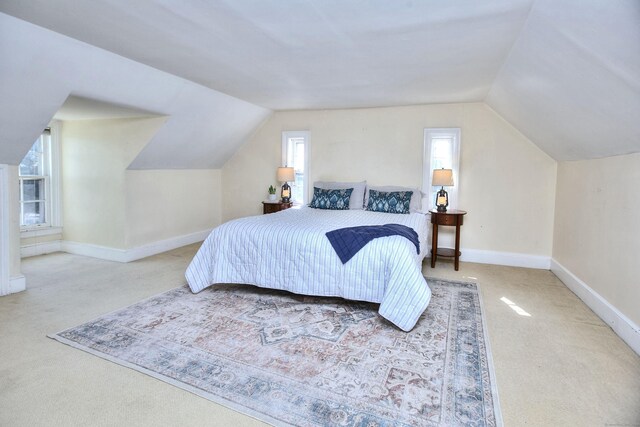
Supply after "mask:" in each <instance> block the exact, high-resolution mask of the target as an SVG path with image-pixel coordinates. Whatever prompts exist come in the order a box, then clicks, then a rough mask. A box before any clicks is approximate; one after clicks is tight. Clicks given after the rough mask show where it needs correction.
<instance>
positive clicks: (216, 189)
mask: <svg viewBox="0 0 640 427" xmlns="http://www.w3.org/2000/svg"><path fill="white" fill-rule="evenodd" d="M126 183H127V197H126V205H127V246H128V247H136V246H140V245H143V244H145V243H151V242H155V241H158V240H163V239H168V238H171V237H175V236H182V235H186V234H190V233H193V232H197V231H203V230H207V229H210V228H213V227H215V226H217V225H219V224H220V183H221V172H220V170H215V169H206V170H141V171H127V173H126Z"/></svg>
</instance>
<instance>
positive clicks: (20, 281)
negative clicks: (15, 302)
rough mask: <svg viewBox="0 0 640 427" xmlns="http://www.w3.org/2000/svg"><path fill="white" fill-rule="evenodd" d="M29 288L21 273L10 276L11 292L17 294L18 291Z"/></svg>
mask: <svg viewBox="0 0 640 427" xmlns="http://www.w3.org/2000/svg"><path fill="white" fill-rule="evenodd" d="M25 289H27V281H26V279H25V278H24V276H23V275H22V274H21V275H19V276H13V277H10V278H9V293H10V294H15V293H16V292H22V291H24V290H25Z"/></svg>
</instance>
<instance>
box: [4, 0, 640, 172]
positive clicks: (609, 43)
mask: <svg viewBox="0 0 640 427" xmlns="http://www.w3.org/2000/svg"><path fill="white" fill-rule="evenodd" d="M0 11H1V12H4V13H6V14H9V15H13V16H15V17H17V18H20V19H21V20H25V21H28V22H31V23H33V24H36V25H38V26H42V27H45V28H48V29H50V30H52V31H54V32H56V33H60V34H63V35H66V36H68V37H70V38H72V39H75V40H80V41H82V42H85V43H87V44H88V45H85V44H84V43H82V44H81V45H82V46H74V48H73V49H71V50H75V51H77V50H83V49H84V51H82V52H73V55H72V57H73V59H72V60H71V62H72V63H73V64H76V63H77V62H78V61H80V62H82V61H81V60H78V59H75V58H76V57H75V56H74V55H87V54H88V52H91V54H90V56H96V55H97V56H100V57H101V58H103V57H104V58H107V57H108V56H109V55H110V54H109V52H111V53H114V54H116V55H113V56H112V57H109V59H108V60H107V59H104V61H106V62H109V61H111V66H112V67H113V66H124V65H123V64H124V61H125V59H124V58H127V59H128V60H131V61H127V65H126V67H125V68H127V67H134V68H135V67H138V68H139V67H142V65H141V64H145V65H146V66H148V67H146V68H145V70H146V71H143V70H142V69H141V68H140V69H139V70H137V73H138V74H137V75H136V77H135V78H134V79H133V83H134V84H135V86H136V87H135V88H132V87H130V84H131V81H130V80H131V76H130V75H129V76H126V75H125V76H121V78H123V79H124V80H125V81H127V79H128V80H129V83H127V84H124V86H126V87H127V88H128V90H129V91H130V90H132V89H133V90H136V91H139V92H140V93H139V94H138V96H136V95H131V94H130V96H128V97H125V98H126V99H120V98H121V97H120V96H119V97H118V98H119V99H109V96H105V95H108V94H105V93H103V92H102V91H97V92H99V93H94V95H93V96H94V97H97V98H99V99H101V100H105V101H113V102H118V103H121V104H126V105H129V106H131V107H135V108H139V109H144V110H152V111H158V112H159V113H162V114H167V115H172V114H173V115H177V116H180V117H182V119H181V118H180V117H177V118H175V119H173V120H174V122H178V124H177V125H175V126H177V127H178V128H179V129H175V130H174V131H173V132H169V133H170V135H168V136H167V135H165V136H164V138H163V137H158V138H159V140H156V138H154V140H152V141H151V143H150V144H149V146H148V147H147V148H146V149H145V151H146V152H147V154H145V151H143V153H141V158H140V159H136V161H135V162H134V163H137V165H133V166H137V167H162V166H164V167H175V165H173V166H172V164H173V163H175V161H174V160H170V159H174V154H176V152H180V153H183V152H184V150H183V149H182V148H185V147H182V148H179V149H177V148H176V143H175V141H174V139H176V138H180V135H179V132H182V131H185V130H186V128H187V127H188V125H190V126H191V127H195V128H196V129H201V128H202V129H203V131H204V132H205V133H206V134H207V135H208V136H209V137H210V138H209V139H208V140H207V143H208V144H209V146H212V145H213V146H215V141H221V140H222V139H225V140H226V141H227V142H228V144H227V145H225V150H223V151H224V152H225V155H224V156H221V157H220V161H223V160H224V159H225V158H227V157H228V155H229V154H228V151H229V150H231V151H232V150H233V147H234V146H237V144H240V143H241V142H242V139H243V138H244V137H246V135H248V134H249V133H250V132H251V131H252V130H253V129H255V127H256V126H257V125H258V124H259V122H260V121H261V120H263V119H264V118H265V117H266V116H267V115H268V111H269V110H289V109H317V108H351V107H377V106H392V105H409V104H427V103H451V102H476V101H484V102H486V103H487V104H488V105H489V106H491V107H492V108H493V109H494V110H496V111H497V112H498V113H499V114H501V115H502V116H503V117H504V118H505V119H507V120H508V121H509V122H511V123H512V124H513V125H514V126H516V127H517V128H518V129H519V130H520V131H521V132H522V133H524V134H525V135H526V136H527V137H528V138H529V139H531V140H532V141H533V142H534V143H536V144H537V145H538V146H539V147H540V148H541V149H543V150H544V151H546V152H547V153H548V154H549V155H551V156H552V157H554V158H555V159H557V160H566V159H582V158H594V157H605V156H611V155H617V154H626V153H631V152H638V151H640V120H639V119H638V117H640V2H639V1H637V0H612V1H601V0H487V1H484V2H477V1H475V0H449V1H445V2H443V1H440V0H422V1H405V2H397V1H391V0H373V1H371V0H370V1H344V0H306V1H290V2H289V1H275V0H273V1H262V2H255V1H249V0H226V1H225V0H221V1H212V2H202V1H197V0H185V1H180V2H171V1H166V0H149V1H145V2H128V1H123V0H93V1H86V2H78V1H77V0H57V1H56V2H51V1H49V0H30V1H20V0H13V1H11V0H0ZM5 16H6V15H5ZM5 21H6V19H5ZM12 22H13V21H12ZM14 26H17V24H14ZM0 31H2V32H3V33H4V34H0V35H7V36H10V37H14V38H15V35H13V34H9V33H8V32H7V31H6V30H0ZM34 31H35V30H34ZM41 36H43V37H44V35H42V34H41ZM69 40H71V39H66V38H65V40H64V41H62V40H60V41H59V42H60V43H61V44H63V45H64V46H65V47H67V48H68V47H69V46H70V43H71V42H70V41H69ZM75 40H73V42H75ZM35 41H36V40H31V42H32V43H33V42H35ZM18 43H21V44H22V45H23V46H26V45H27V44H28V43H29V41H26V42H25V41H24V40H20V41H18ZM7 44H8V43H7V42H6V41H5V42H2V41H0V48H2V52H1V53H2V57H3V58H6V57H7V55H6V53H7V52H8V53H10V54H12V55H18V56H20V55H21V54H18V53H17V52H15V49H14V48H13V47H12V46H6V45H7ZM89 45H91V46H89ZM92 46H95V47H98V48H101V49H95V48H93V47H92ZM5 48H6V51H7V52H5ZM69 49H70V48H69ZM91 49H93V50H91ZM102 49H104V51H108V52H104V51H103V50H102ZM95 51H99V52H100V54H99V55H98V54H97V53H96V52H95ZM63 54H66V52H63ZM9 56H11V55H9ZM122 57H124V58H122ZM133 61H135V62H133ZM55 62H56V63H58V64H60V61H59V60H58V61H55ZM129 62H131V64H129ZM133 64H136V65H133ZM28 65H29V61H28V58H27V59H26V60H25V61H24V62H23V66H24V67H28ZM42 65H43V66H44V65H45V64H42ZM58 66H60V67H64V64H60V65H58ZM82 67H84V68H82ZM3 68H4V67H3V65H0V73H1V74H0V77H2V79H3V80H4V79H5V78H6V77H7V76H8V77H12V78H19V76H14V75H8V74H7V73H5V72H4V69H3ZM81 68H82V71H83V72H85V73H86V72H94V73H95V72H99V71H97V70H93V69H91V70H89V69H85V68H86V66H85V65H82V66H81ZM158 70H161V71H163V72H164V73H160V72H159V71H158ZM64 71H67V72H68V73H69V74H71V75H74V74H77V72H76V71H74V70H73V69H71V68H68V69H66V70H64ZM116 73H117V72H116ZM145 73H147V74H148V75H150V76H151V75H153V76H154V77H155V78H157V77H158V76H160V75H162V76H163V78H164V79H165V80H167V81H169V80H171V81H172V83H173V85H176V84H177V85H178V86H185V85H192V90H193V91H195V92H198V94H197V95H195V94H194V93H184V92H183V93H182V96H181V97H176V96H174V97H172V96H171V95H169V94H167V96H168V98H166V99H163V100H162V101H161V102H149V100H148V99H147V100H146V101H145V99H144V98H145V97H148V96H151V97H154V96H155V97H156V98H157V97H158V94H154V95H150V94H149V92H148V91H147V89H151V88H146V87H145V85H144V84H142V85H138V83H139V82H141V81H144V80H145V79H144V76H145V75H146V74H145ZM154 73H155V74H154ZM14 74H16V73H14ZM32 74H33V73H31V74H29V73H28V74H27V75H28V76H31V77H33V78H36V80H37V77H35V76H33V75H32ZM75 77H77V76H75ZM75 77H74V78H75ZM112 77H114V76H104V78H112ZM23 78H25V77H23ZM83 78H84V77H83V76H80V80H82V81H83ZM94 81H95V79H94ZM178 82H179V83H178ZM101 83H102V82H98V83H97V84H98V85H100V84H101ZM4 84H5V82H3V85H4ZM22 84H24V85H28V84H29V83H28V82H24V83H22ZM47 84H52V85H54V86H55V85H56V82H55V81H52V82H47ZM115 84H116V85H117V83H115ZM120 85H121V86H122V85H123V83H121V84H120ZM63 86H65V88H64V90H61V91H60V92H65V91H68V92H70V93H72V92H73V93H76V94H78V93H77V92H78V89H74V84H73V82H68V84H65V85H63ZM83 86H84V87H85V90H84V91H82V92H81V93H79V94H80V95H83V96H87V95H91V94H89V93H87V92H91V89H90V86H91V85H90V84H89V82H87V84H84V83H83ZM196 88H197V89H196ZM122 89H123V90H125V87H123V88H122ZM175 89H176V90H177V88H175ZM161 92H162V91H161ZM67 95H68V93H67V94H66V95H64V97H66V96H67ZM60 97H62V95H60ZM134 98H135V99H134ZM176 98H178V99H180V100H181V101H182V102H183V104H182V105H181V106H180V107H179V108H173V109H172V111H168V110H169V105H171V102H168V101H169V100H175V99H176ZM5 99H6V98H5ZM63 100H64V98H63V99H62V101H63ZM57 101H60V99H57ZM0 102H2V103H3V104H4V103H5V102H6V101H4V100H2V101H0ZM190 103H194V105H191V106H189V104H190ZM203 104H207V105H209V107H210V108H211V109H212V110H207V111H199V112H198V108H199V107H201V106H202V105H203ZM59 105H60V104H58V106H59ZM226 105H229V108H226V107H225V106H226ZM0 108H2V110H5V105H2V106H1V107H0ZM7 108H8V107H7ZM238 108H239V109H238ZM187 109H188V110H189V115H186V114H181V113H180V112H181V111H182V112H183V113H184V112H186V110H187ZM229 109H231V110H233V111H234V114H232V116H234V118H236V114H239V115H245V117H246V122H245V123H237V122H238V121H240V122H241V121H242V118H238V119H237V120H235V121H234V120H229V117H226V118H225V120H222V121H220V122H219V123H218V124H217V125H211V126H208V122H209V121H210V120H215V118H214V117H215V116H212V115H211V113H212V112H213V111H215V112H216V113H218V114H220V113H222V114H224V112H227V111H228V110H229ZM236 109H238V110H236ZM183 110H184V111H183ZM187 116H188V118H187ZM2 120H3V119H2V117H0V121H2ZM227 122H230V123H231V124H235V125H236V127H237V128H234V129H233V131H230V132H228V133H229V135H226V133H225V131H224V128H225V127H226V126H227V125H228V123H227ZM170 123H171V121H169V122H168V123H167V126H168V125H170ZM180 124H182V125H181V126H180ZM241 128H243V129H244V131H243V130H242V129H241ZM161 132H162V131H161ZM165 132H166V130H165ZM218 132H221V134H220V135H218ZM188 135H189V137H191V136H194V135H193V133H189V134H188ZM195 138H196V139H197V136H195ZM159 141H160V142H159ZM192 145H193V147H196V146H198V147H199V145H198V144H195V143H192ZM223 145H224V144H223ZM196 151H197V150H196ZM163 153H170V155H168V156H167V155H165V154H163ZM202 154H207V150H203V149H200V151H199V152H198V155H202ZM183 155H184V154H183ZM220 161H216V162H214V163H215V164H216V165H217V164H219V163H220ZM189 163H193V162H190V161H188V159H185V161H183V162H182V163H181V165H182V166H185V165H187V166H189ZM196 163H197V162H196ZM178 167H180V165H178Z"/></svg>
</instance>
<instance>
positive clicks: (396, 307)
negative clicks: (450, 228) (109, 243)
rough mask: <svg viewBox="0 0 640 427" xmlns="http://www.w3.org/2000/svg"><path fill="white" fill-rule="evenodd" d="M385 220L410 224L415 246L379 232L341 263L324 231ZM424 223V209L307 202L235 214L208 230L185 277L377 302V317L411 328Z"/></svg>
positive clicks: (420, 301)
mask: <svg viewBox="0 0 640 427" xmlns="http://www.w3.org/2000/svg"><path fill="white" fill-rule="evenodd" d="M389 223H395V224H402V225H406V226H408V227H411V228H412V229H413V230H415V231H416V232H417V233H418V239H419V242H420V252H419V253H416V252H417V251H416V246H415V245H414V243H412V242H410V241H409V240H407V239H406V238H404V237H401V236H391V237H384V238H377V239H374V240H372V241H371V242H369V243H368V244H367V245H366V246H365V247H364V248H363V249H361V250H360V251H359V252H358V253H357V254H356V255H355V256H354V257H353V258H352V259H351V260H350V261H348V262H347V263H345V264H343V263H342V262H341V261H340V258H339V257H338V255H337V254H336V252H335V250H334V249H333V247H332V246H331V244H330V243H329V240H328V239H327V237H326V235H325V234H326V233H327V232H329V231H332V230H335V229H339V228H344V227H352V226H359V225H383V224H389ZM427 223H428V221H427V219H426V217H425V215H424V214H421V213H410V214H405V215H398V214H391V213H381V212H370V211H367V210H362V209H360V210H322V209H312V208H309V207H299V208H291V209H287V210H284V211H281V212H278V213H275V214H270V215H262V216H253V217H247V218H241V219H236V220H233V221H230V222H227V223H225V224H222V225H220V226H219V227H217V228H215V229H214V230H213V231H212V232H211V234H210V235H209V236H208V237H207V239H206V240H205V241H204V243H203V244H202V246H201V248H200V249H199V250H198V252H197V254H196V255H195V257H194V259H193V261H192V262H191V264H190V265H189V267H188V268H187V271H186V278H187V282H188V284H189V287H190V288H191V290H192V292H194V293H197V292H200V291H202V290H203V289H205V288H207V287H209V286H212V285H215V284H224V283H240V284H251V285H255V286H259V287H263V288H272V289H280V290H285V291H289V292H293V293H296V294H302V295H314V296H337V297H342V298H345V299H349V300H357V301H368V302H373V303H379V304H380V306H379V310H378V312H379V314H380V315H381V316H382V317H384V318H386V319H387V320H389V321H390V322H392V323H393V324H395V325H396V326H397V327H399V328H400V329H402V330H405V331H409V330H411V329H412V328H413V327H414V325H415V324H416V322H417V320H418V318H419V317H420V315H421V314H422V313H423V312H424V310H425V309H426V307H427V305H428V304H429V301H430V299H431V291H430V289H429V286H428V285H427V283H426V281H425V279H424V277H423V275H422V259H423V258H424V256H425V250H426V239H427V231H428V225H427Z"/></svg>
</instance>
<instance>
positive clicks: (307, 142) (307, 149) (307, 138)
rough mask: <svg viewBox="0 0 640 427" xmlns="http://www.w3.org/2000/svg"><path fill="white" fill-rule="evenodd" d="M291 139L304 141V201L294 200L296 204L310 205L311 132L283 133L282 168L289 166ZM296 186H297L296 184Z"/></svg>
mask: <svg viewBox="0 0 640 427" xmlns="http://www.w3.org/2000/svg"><path fill="white" fill-rule="evenodd" d="M291 138H303V139H304V186H303V188H302V200H301V201H300V200H294V202H295V203H296V204H305V205H306V204H309V186H310V183H309V180H310V177H311V173H310V170H311V169H310V161H309V158H310V153H311V132H310V131H308V130H295V131H284V132H282V166H288V165H287V162H288V158H289V140H290V139H291ZM294 185H295V184H294Z"/></svg>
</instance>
